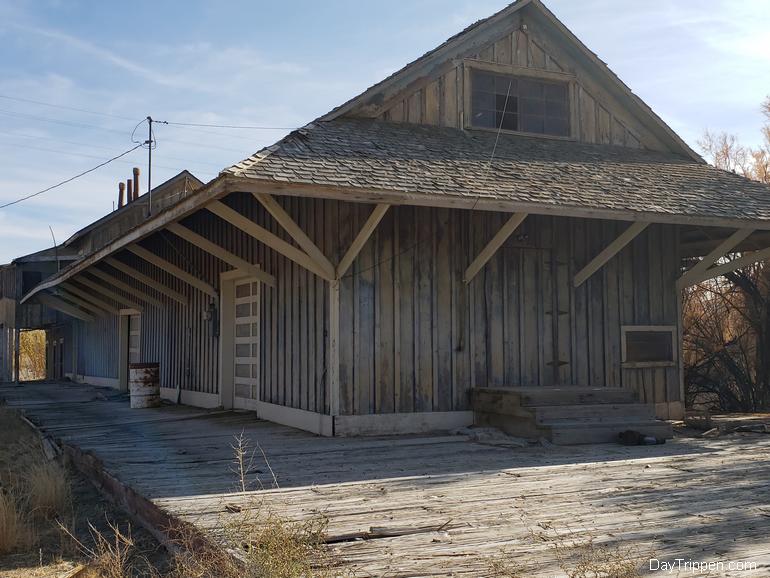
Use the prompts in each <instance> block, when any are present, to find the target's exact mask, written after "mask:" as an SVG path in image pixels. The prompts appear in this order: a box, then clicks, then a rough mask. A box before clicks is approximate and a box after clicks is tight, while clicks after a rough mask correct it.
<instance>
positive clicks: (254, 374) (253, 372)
mask: <svg viewBox="0 0 770 578" xmlns="http://www.w3.org/2000/svg"><path fill="white" fill-rule="evenodd" d="M251 377H259V365H252V366H251Z"/></svg>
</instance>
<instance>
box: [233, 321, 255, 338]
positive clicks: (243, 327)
mask: <svg viewBox="0 0 770 578" xmlns="http://www.w3.org/2000/svg"><path fill="white" fill-rule="evenodd" d="M250 329H251V324H250V323H238V324H237V325H236V326H235V336H236V337H248V336H249V330H250Z"/></svg>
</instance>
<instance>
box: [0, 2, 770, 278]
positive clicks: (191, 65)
mask: <svg viewBox="0 0 770 578" xmlns="http://www.w3.org/2000/svg"><path fill="white" fill-rule="evenodd" d="M546 3H547V5H548V6H549V7H550V8H551V10H552V11H553V12H554V13H555V14H556V15H557V16H558V17H559V18H560V19H561V20H562V21H563V22H564V23H565V24H566V25H567V26H568V27H569V28H570V29H571V30H572V31H573V32H574V33H575V34H577V36H578V37H580V38H581V39H582V40H583V42H584V43H585V44H586V45H588V47H589V48H591V49H592V50H593V51H594V52H596V53H597V54H598V55H599V57H600V58H602V59H603V60H604V61H605V62H607V63H608V64H609V66H610V67H611V68H612V69H613V70H614V71H615V72H616V73H617V74H618V75H619V76H620V77H621V78H622V79H623V80H624V81H625V82H626V84H628V85H629V86H630V87H631V88H632V89H633V90H634V92H636V93H637V94H638V95H639V96H641V98H642V99H644V100H645V101H646V102H647V103H648V104H649V105H650V106H652V108H653V109H654V110H655V111H656V112H657V113H658V114H659V115H660V116H662V117H663V119H664V120H666V121H667V122H668V123H669V124H670V125H671V126H672V128H673V129H674V130H676V131H677V132H678V133H679V134H680V135H681V136H682V137H684V138H685V140H687V141H688V142H689V143H690V144H691V145H693V146H695V143H696V140H697V139H698V137H699V136H700V134H701V133H702V132H703V130H704V129H706V128H709V129H711V130H727V131H730V132H734V133H736V134H738V135H739V137H740V138H741V140H743V141H744V142H745V143H746V144H750V145H756V144H759V142H760V133H759V126H760V124H761V123H762V117H761V114H760V110H759V106H760V103H761V102H762V101H763V100H764V98H765V97H766V96H767V95H768V94H770V33H769V31H770V9H768V5H767V2H766V0H741V2H734V1H728V0H703V1H701V2H697V3H696V2H656V3H646V2H631V1H628V0H624V1H623V2H619V1H618V0H582V1H580V2H576V1H575V0H550V1H548V0H546ZM503 6H505V1H504V0H503V1H492V0H408V1H407V0H403V1H401V0H394V1H393V2H390V3H387V4H382V3H376V4H375V3H369V2H361V1H360V0H359V1H352V0H327V1H326V2H311V1H299V0H284V1H283V2H267V1H257V2H255V1H251V2H247V1H240V2H225V1H222V2H214V1H202V0H188V1H187V2H184V3H181V2H169V1H162V0H155V1H153V2H149V1H143V0H134V1H132V2H96V1H93V0H92V1H78V0H71V1H65V0H61V1H48V2H45V1H31V0H29V1H24V0H0V44H1V45H2V46H3V50H2V58H0V204H2V203H3V202H4V201H8V200H12V199H15V198H17V197H20V196H23V195H25V194H28V193H31V192H35V191H37V190H40V189H42V188H44V187H46V186H49V185H51V184H53V183H56V182H58V181H60V180H63V179H65V178H68V177H70V176H72V175H74V174H76V173H79V172H81V171H83V170H85V169H87V168H90V167H92V166H94V165H96V164H98V163H99V162H100V161H102V160H105V159H107V158H110V157H111V156H114V155H115V154H118V153H120V152H122V151H124V150H126V149H128V148H130V147H131V142H130V135H131V130H132V129H133V127H134V126H135V125H136V123H137V122H139V121H140V120H141V119H142V118H144V117H146V116H147V115H148V114H149V115H152V116H153V117H154V118H156V119H165V120H170V121H178V122H192V123H212V124H247V125H265V126H274V127H294V126H301V125H303V124H305V123H306V122H308V121H310V120H312V119H313V118H315V117H317V116H318V115H320V114H323V113H324V112H326V111H328V110H329V109H331V108H333V107H334V106H336V105H337V104H340V103H342V102H344V101H345V100H347V99H348V98H350V97H351V96H353V95H355V94H357V93H359V92H360V91H362V90H363V89H365V88H366V87H368V86H370V85H371V84H373V83H375V82H377V81H379V80H380V79H382V78H383V77H385V76H386V75H388V74H390V73H391V72H393V71H394V70H396V69H398V68H400V67H401V66H402V65H403V64H405V63H406V62H409V61H411V60H413V59H414V58H416V57H418V56H419V55H421V54H423V53H424V52H425V51H427V50H429V49H431V48H433V47H434V46H436V45H437V44H439V43H440V42H442V41H443V40H445V39H446V38H447V37H449V36H451V35H452V34H454V33H456V32H458V31H459V30H460V29H462V28H463V27H465V26H467V25H468V24H470V23H471V22H473V21H475V20H477V19H479V18H483V17H485V16H488V15H490V14H492V13H493V12H495V11H497V10H499V9H500V8H502V7H503ZM621 7H622V8H621ZM4 97H12V98H17V99H29V100H36V101H41V102H46V103H54V104H57V105H60V106H63V107H74V108H79V109H84V110H89V111H94V112H99V113H102V114H89V113H84V112H78V111H73V110H67V109H63V108H53V107H47V106H43V105H39V104H33V103H28V102H20V101H18V100H11V99H9V98H4ZM285 132H286V131H284V130H263V131H254V130H240V131H235V130H226V129H192V128H182V127H171V126H161V127H158V130H157V133H156V135H157V138H158V142H159V146H158V149H157V150H156V151H155V155H154V161H155V162H154V168H153V182H154V183H156V184H157V183H160V182H162V181H163V180H165V179H167V178H169V177H171V176H173V175H174V174H176V173H177V172H179V171H180V170H182V169H184V168H187V169H189V170H191V171H192V172H193V173H195V174H196V175H198V176H199V177H200V178H201V179H202V180H204V181H206V180H209V179H211V178H213V177H214V176H215V175H216V174H217V172H218V171H219V170H220V169H222V168H224V167H225V166H228V165H230V164H233V163H234V162H237V161H239V160H241V159H242V158H245V157H247V156H249V155H250V154H252V153H253V152H255V151H256V150H258V149H259V148H261V147H262V146H265V145H267V144H271V143H272V142H274V141H276V140H278V139H279V138H280V137H281V136H282V135H283V134H284V133H285ZM145 163H146V152H145V151H141V150H138V151H135V152H134V153H132V154H131V155H129V156H127V157H125V158H124V159H121V161H120V162H115V163H113V164H111V165H109V166H107V167H104V168H102V169H100V170H99V171H97V172H94V173H91V174H90V175H88V176H86V177H84V178H82V179H79V180H77V181H75V182H73V183H70V184H68V185H65V186H63V187H61V188H58V189H55V190H53V191H51V192H49V193H47V194H45V195H42V196H40V197H37V198H35V199H33V200H30V201H28V202H26V203H23V204H20V205H16V206H14V207H9V208H8V209H0V263H3V262H7V261H9V260H11V259H12V258H13V257H16V256H19V255H23V254H26V253H30V252H33V251H36V250H39V249H43V248H46V247H48V246H50V245H51V234H50V231H49V229H48V227H49V225H50V226H51V227H52V228H53V231H54V233H55V235H56V238H57V240H58V241H59V242H61V241H63V240H64V239H66V238H67V237H68V236H69V235H71V234H72V233H73V232H74V231H76V230H77V229H79V228H80V227H82V226H84V225H86V224H88V223H89V222H91V221H93V220H94V219H97V218H99V217H101V216H103V215H104V214H106V213H107V212H109V211H110V210H112V204H113V202H114V201H115V200H116V197H117V182H118V181H119V180H121V179H125V178H127V177H129V176H130V170H131V166H133V165H139V166H142V168H144V166H145ZM145 187H146V183H143V187H142V190H143V191H144V189H145Z"/></svg>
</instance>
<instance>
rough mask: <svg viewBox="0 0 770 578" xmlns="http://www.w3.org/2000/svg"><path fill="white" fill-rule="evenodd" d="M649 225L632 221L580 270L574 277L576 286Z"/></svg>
mask: <svg viewBox="0 0 770 578" xmlns="http://www.w3.org/2000/svg"><path fill="white" fill-rule="evenodd" d="M649 226H650V223H644V222H640V221H637V222H635V223H632V224H631V226H630V227H628V229H626V230H625V231H623V232H622V233H621V234H620V235H618V237H617V239H615V240H614V241H613V242H612V243H610V244H609V245H607V246H606V247H605V248H604V249H603V250H602V251H601V253H599V254H598V255H597V256H596V257H594V258H593V259H591V261H590V262H589V263H588V265H586V266H585V267H583V268H582V269H581V270H580V271H578V273H577V274H576V275H575V279H574V285H575V287H580V286H581V285H582V284H583V283H585V282H586V281H587V280H588V278H589V277H591V275H593V274H594V273H596V272H597V271H598V270H599V269H601V268H602V267H604V265H606V264H607V262H608V261H609V260H610V259H612V258H613V257H614V256H615V255H617V254H618V253H619V252H620V251H621V249H623V247H625V246H626V245H628V244H629V243H630V242H631V241H633V240H634V239H635V238H636V237H638V236H639V235H640V234H641V233H642V232H643V231H644V230H645V229H646V228H647V227H649Z"/></svg>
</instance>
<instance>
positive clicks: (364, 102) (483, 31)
mask: <svg viewBox="0 0 770 578" xmlns="http://www.w3.org/2000/svg"><path fill="white" fill-rule="evenodd" d="M527 7H529V8H528V10H527V11H529V10H532V11H535V12H536V13H537V14H539V15H540V16H542V17H543V18H544V19H545V20H546V21H547V22H548V24H550V25H551V26H553V27H554V28H555V29H556V30H557V32H558V33H559V34H560V35H561V37H563V38H564V39H565V40H566V41H567V42H568V43H569V44H570V46H571V47H572V48H573V49H574V50H575V52H576V53H577V54H578V55H579V56H580V58H581V60H582V62H583V64H584V65H585V66H586V68H587V69H590V70H591V71H592V72H594V73H595V74H597V75H598V76H599V77H600V78H602V79H603V80H604V81H605V82H606V83H607V84H608V86H610V87H612V88H613V89H614V90H615V91H616V92H617V93H618V94H619V96H620V98H621V99H623V101H624V102H625V103H626V104H627V105H628V107H629V110H631V111H632V112H634V113H635V114H636V116H637V117H638V118H639V119H640V120H641V121H642V122H643V123H644V124H645V125H646V126H648V127H650V128H651V129H652V130H653V131H654V132H655V133H656V134H657V135H658V136H659V137H660V138H661V140H662V141H663V142H665V143H666V144H667V145H668V146H669V147H670V148H671V150H672V151H675V152H678V153H680V154H683V155H685V156H688V157H690V158H691V159H693V160H695V161H697V162H704V163H705V161H704V160H703V158H702V157H701V156H700V155H699V154H698V153H697V152H695V151H694V150H693V149H692V148H691V147H690V146H689V145H688V144H687V143H686V142H685V141H684V140H683V139H682V138H681V137H680V136H679V135H677V134H676V133H675V132H674V130H673V129H671V127H669V126H668V124H666V123H665V121H663V119H661V118H660V117H659V116H658V115H657V114H656V113H655V112H654V111H653V110H652V109H651V108H650V107H649V106H648V105H647V104H646V103H645V102H644V101H642V99H640V98H639V97H638V96H636V95H635V94H634V93H633V91H632V90H631V89H630V88H629V87H628V86H627V85H626V84H625V83H624V82H623V81H622V80H621V79H620V78H619V77H618V76H617V75H616V74H615V73H614V72H613V71H612V70H611V69H610V68H609V67H608V66H607V64H606V63H605V62H603V61H602V60H601V59H599V58H598V56H597V55H596V54H595V53H594V52H592V51H591V50H590V49H589V48H588V47H587V46H586V45H585V44H583V42H581V40H580V39H579V38H578V37H577V36H575V35H574V34H573V33H572V32H571V31H570V30H569V29H568V28H567V27H566V26H565V25H564V24H563V23H562V22H561V21H560V20H559V19H558V18H557V17H556V16H555V15H554V14H553V13H552V12H551V11H550V10H549V9H548V8H547V7H546V6H545V5H544V4H543V3H542V2H541V0H517V1H516V2H514V3H513V4H510V5H508V6H507V7H505V8H503V9H502V10H500V11H499V12H497V13H495V14H493V15H492V16H490V17H488V18H484V19H482V20H479V21H477V22H475V23H473V24H471V25H470V26H468V27H467V28H465V30H463V31H462V32H460V33H459V34H456V35H454V36H452V37H451V38H449V39H448V40H446V41H445V42H443V43H442V44H440V45H439V46H437V47H436V48H434V49H433V50H431V51H429V52H427V53H425V54H424V55H423V56H421V57H420V58H418V59H417V60H415V61H413V62H411V63H409V64H407V65H406V66H404V67H403V68H401V69H400V70H398V71H397V72H395V73H393V74H391V75H390V76H389V77H387V78H386V79H384V80H382V81H381V82H378V83H377V84H375V85H373V86H372V87H370V88H368V89H367V90H365V91H364V92H363V93H361V94H359V95H358V96H356V97H354V98H352V99H350V100H348V101H347V102H346V103H344V104H342V105H340V106H338V107H336V108H334V109H333V110H331V111H330V112H328V113H327V114H325V115H324V116H322V117H320V118H319V119H318V121H328V120H334V119H336V118H339V117H341V116H344V115H349V114H350V115H353V116H355V112H356V110H357V109H362V108H366V107H367V106H372V105H377V104H381V103H382V101H383V100H384V96H383V95H384V94H386V93H388V92H389V91H394V90H395V91H397V90H403V89H406V88H407V87H408V86H410V84H412V83H413V82H415V81H417V80H419V79H420V78H424V77H426V76H430V75H431V74H432V73H435V71H436V70H438V69H439V68H440V66H441V65H442V64H443V63H445V62H446V61H447V60H453V59H461V58H463V56H464V55H465V54H467V53H468V51H469V50H471V51H472V50H473V49H475V48H478V47H480V46H481V45H483V44H484V43H486V42H489V40H490V37H494V35H495V34H496V33H499V32H501V31H505V30H506V29H509V28H510V27H511V18H512V17H513V16H514V15H515V14H517V13H519V12H523V11H524V9H525V8H527Z"/></svg>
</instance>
